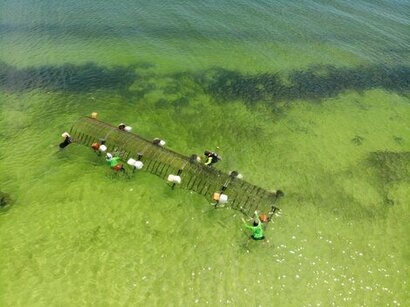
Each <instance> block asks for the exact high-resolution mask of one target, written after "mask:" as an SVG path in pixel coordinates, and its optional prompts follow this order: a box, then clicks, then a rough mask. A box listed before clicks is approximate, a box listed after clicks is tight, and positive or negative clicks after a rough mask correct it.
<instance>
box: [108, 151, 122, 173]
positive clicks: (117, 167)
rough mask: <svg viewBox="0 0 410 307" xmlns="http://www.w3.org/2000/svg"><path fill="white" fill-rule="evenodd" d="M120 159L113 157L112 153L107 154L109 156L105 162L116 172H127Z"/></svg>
mask: <svg viewBox="0 0 410 307" xmlns="http://www.w3.org/2000/svg"><path fill="white" fill-rule="evenodd" d="M120 159H121V158H120V157H113V155H112V154H110V153H107V155H106V156H105V161H106V162H107V163H108V164H109V165H110V167H111V169H113V170H114V171H121V172H125V168H124V166H123V165H122V163H121V162H120Z"/></svg>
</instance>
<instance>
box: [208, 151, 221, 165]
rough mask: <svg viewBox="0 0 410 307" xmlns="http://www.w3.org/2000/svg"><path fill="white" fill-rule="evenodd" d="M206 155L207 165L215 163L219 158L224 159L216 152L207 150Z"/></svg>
mask: <svg viewBox="0 0 410 307" xmlns="http://www.w3.org/2000/svg"><path fill="white" fill-rule="evenodd" d="M204 155H205V159H206V160H205V165H207V166H211V165H212V164H215V163H216V162H218V161H219V160H222V158H221V157H220V156H219V155H218V154H217V153H216V152H212V151H208V150H205V152H204Z"/></svg>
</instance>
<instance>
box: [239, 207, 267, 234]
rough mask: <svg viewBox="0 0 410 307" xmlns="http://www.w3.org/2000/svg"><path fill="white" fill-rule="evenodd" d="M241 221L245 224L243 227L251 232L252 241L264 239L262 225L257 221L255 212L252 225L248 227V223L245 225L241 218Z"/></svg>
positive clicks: (257, 217)
mask: <svg viewBox="0 0 410 307" xmlns="http://www.w3.org/2000/svg"><path fill="white" fill-rule="evenodd" d="M242 221H243V223H244V224H245V227H246V228H247V229H250V230H251V232H252V234H251V238H252V239H254V240H263V239H265V235H264V229H263V224H262V222H261V220H260V219H259V216H258V212H257V211H255V217H254V219H253V224H252V225H249V224H248V223H246V221H245V219H244V218H242Z"/></svg>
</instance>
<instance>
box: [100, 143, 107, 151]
mask: <svg viewBox="0 0 410 307" xmlns="http://www.w3.org/2000/svg"><path fill="white" fill-rule="evenodd" d="M98 150H99V151H101V152H105V151H106V150H107V146H105V145H104V144H102V145H100V147H98Z"/></svg>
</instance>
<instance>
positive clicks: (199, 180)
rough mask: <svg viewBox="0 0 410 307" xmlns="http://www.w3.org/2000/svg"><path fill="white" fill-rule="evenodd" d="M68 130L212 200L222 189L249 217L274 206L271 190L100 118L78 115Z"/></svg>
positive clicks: (268, 211) (230, 202) (79, 139)
mask: <svg viewBox="0 0 410 307" xmlns="http://www.w3.org/2000/svg"><path fill="white" fill-rule="evenodd" d="M70 133H71V136H72V138H73V141H74V142H75V143H78V144H83V145H86V146H91V144H93V143H95V142H100V141H101V139H104V140H105V145H106V146H107V151H108V152H115V153H116V155H118V156H120V157H121V159H122V160H123V161H127V160H128V159H129V158H133V159H136V158H137V157H138V156H139V155H142V157H141V161H142V162H143V163H144V167H143V168H142V170H144V171H147V172H150V173H152V174H155V175H157V176H159V177H161V178H163V179H166V178H167V177H168V175H170V174H174V175H177V174H178V175H179V176H180V177H181V184H179V186H180V187H182V188H185V189H188V190H191V191H194V192H196V193H199V194H201V195H204V196H205V197H207V198H208V199H212V196H213V194H214V193H215V192H218V193H221V192H223V193H224V194H226V195H227V196H228V202H227V203H226V204H224V205H225V206H227V207H230V208H232V209H235V210H239V211H241V212H242V213H243V214H245V215H247V216H252V215H253V212H254V211H255V210H259V211H260V212H262V213H264V214H267V215H269V216H272V214H273V212H274V211H275V210H276V209H277V208H276V207H275V206H274V204H275V202H276V200H277V197H276V194H275V193H274V192H269V191H267V190H265V189H263V188H260V187H258V186H255V185H253V184H251V183H248V182H246V181H244V180H242V179H239V178H236V177H233V176H230V175H229V174H226V173H223V172H221V171H219V170H217V169H215V168H212V167H208V166H205V165H204V164H202V163H199V162H196V161H193V160H192V159H191V158H190V157H187V156H184V155H181V154H179V153H177V152H174V151H172V150H170V149H168V148H165V147H160V146H157V145H155V144H153V143H152V141H149V140H147V139H144V138H143V137H141V136H139V135H137V134H135V133H132V132H127V131H122V130H120V129H118V127H116V126H113V125H110V124H107V123H105V122H102V121H100V120H97V119H94V118H91V117H83V118H80V119H79V120H77V121H76V122H75V123H74V124H73V126H72V127H71V130H70ZM217 206H218V205H217Z"/></svg>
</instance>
